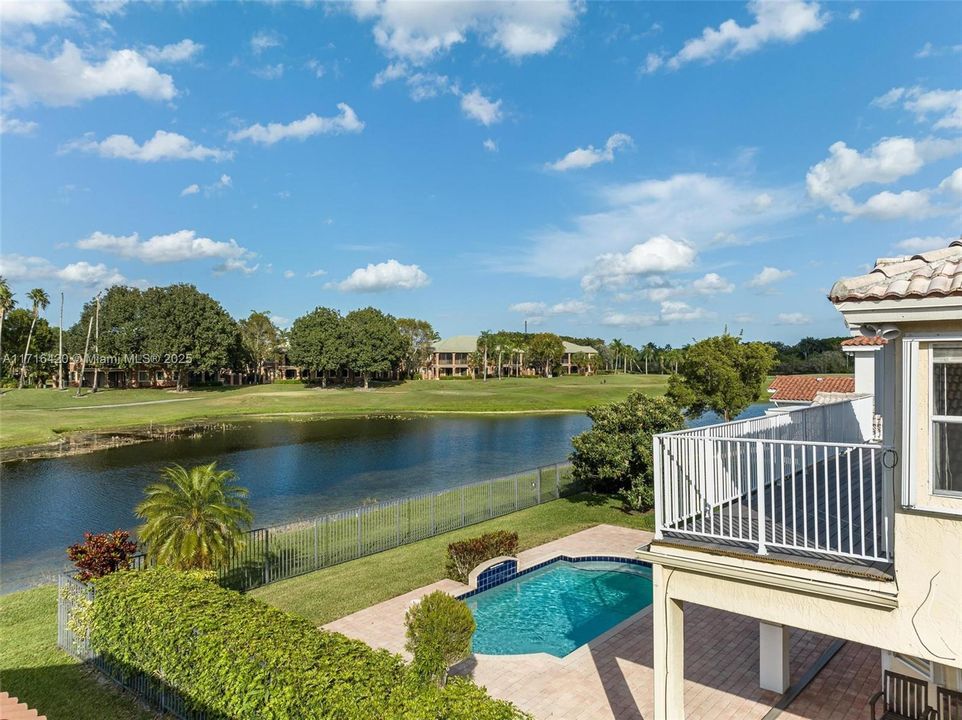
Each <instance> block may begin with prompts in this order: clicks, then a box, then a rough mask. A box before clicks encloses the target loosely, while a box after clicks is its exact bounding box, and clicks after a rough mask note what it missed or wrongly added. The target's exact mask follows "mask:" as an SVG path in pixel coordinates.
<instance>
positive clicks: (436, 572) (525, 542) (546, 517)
mask: <svg viewBox="0 0 962 720" xmlns="http://www.w3.org/2000/svg"><path fill="white" fill-rule="evenodd" d="M599 523H608V524H609V525H624V526H627V527H634V528H639V529H643V530H651V529H652V528H653V526H654V521H653V518H652V516H651V515H650V514H649V515H641V514H637V513H625V512H624V511H622V509H621V504H620V502H618V501H617V500H615V499H613V498H609V497H606V496H599V495H592V494H588V493H584V494H580V495H575V496H572V497H570V498H562V499H561V500H554V501H551V502H548V503H545V504H543V505H537V506H535V507H532V508H528V509H527V510H521V511H520V512H516V513H512V514H511V515H505V516H504V517H500V518H496V519H494V520H488V521H487V522H483V523H479V524H477V525H472V526H471V527H467V528H464V529H462V530H457V531H455V532H450V533H446V534H444V535H438V536H436V537H433V538H429V539H427V540H421V541H419V542H416V543H412V544H411V545H405V546H403V547H399V548H395V549H394V550H388V551H386V552H382V553H379V554H377V555H371V556H368V557H365V558H361V559H359V560H352V561H351V562H347V563H344V564H342V565H335V566H334V567H329V568H325V569H324V570H318V571H317V572H313V573H310V574H308V575H301V576H300V577H296V578H292V579H290V580H284V581H282V582H277V583H273V584H271V585H267V586H266V587H263V588H259V589H257V590H254V591H252V592H251V595H253V596H254V597H256V598H259V599H260V600H263V601H265V602H268V603H270V604H272V605H276V606H277V607H279V608H281V609H283V610H287V611H289V612H292V613H296V614H298V615H302V616H304V617H306V618H307V619H308V620H310V621H311V622H313V623H314V624H316V625H323V624H324V623H328V622H331V621H332V620H336V619H337V618H340V617H343V616H345V615H349V614H350V613H352V612H355V611H357V610H361V609H363V608H366V607H369V606H371V605H373V604H375V603H379V602H381V601H382V600H388V599H390V598H392V597H396V596H398V595H401V594H402V593H406V592H408V591H410V590H415V589H417V588H419V587H422V586H424V585H429V584H430V583H433V582H436V581H438V580H441V579H442V578H444V576H445V574H444V560H445V551H446V549H447V546H448V543H451V542H454V541H455V540H461V539H463V538H467V537H475V536H477V535H481V534H482V533H485V532H491V531H492V530H513V531H515V532H517V533H518V536H519V541H520V546H521V549H522V550H525V549H527V548H530V547H535V546H536V545H541V544H543V543H546V542H548V541H549V540H554V539H556V538H559V537H563V536H565V535H570V534H572V533H575V532H578V531H579V530H584V529H585V528H589V527H592V526H593V525H598V524H599Z"/></svg>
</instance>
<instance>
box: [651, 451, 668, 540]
mask: <svg viewBox="0 0 962 720" xmlns="http://www.w3.org/2000/svg"><path fill="white" fill-rule="evenodd" d="M661 443H662V439H661V437H660V436H659V435H655V437H653V438H652V439H651V444H652V460H653V463H652V476H653V477H654V486H655V488H654V489H655V540H661V539H662V537H664V536H663V535H662V532H661V529H662V527H663V526H664V524H665V507H664V504H665V481H664V478H663V477H662V476H661Z"/></svg>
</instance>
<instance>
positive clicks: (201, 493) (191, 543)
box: [136, 462, 254, 570]
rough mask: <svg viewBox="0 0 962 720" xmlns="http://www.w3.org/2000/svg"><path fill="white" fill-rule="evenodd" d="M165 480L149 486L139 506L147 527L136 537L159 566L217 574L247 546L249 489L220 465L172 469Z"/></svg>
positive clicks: (176, 466) (139, 512) (250, 516)
mask: <svg viewBox="0 0 962 720" xmlns="http://www.w3.org/2000/svg"><path fill="white" fill-rule="evenodd" d="M163 476H164V481H163V482H159V483H156V484H154V485H150V486H149V487H148V488H147V489H146V490H145V493H146V494H147V498H146V499H145V500H144V501H143V502H142V503H140V505H138V506H137V510H136V513H137V517H139V518H142V519H143V520H144V524H143V525H141V526H140V528H139V529H138V530H137V537H138V538H139V539H140V540H141V541H142V542H144V543H146V545H147V554H148V556H149V557H150V559H151V560H153V561H154V562H156V563H158V564H159V565H167V566H170V567H174V568H177V569H179V570H192V569H202V570H212V569H215V568H217V567H218V566H219V565H222V564H224V563H226V562H227V561H228V560H229V559H230V556H231V554H232V553H235V552H237V551H239V550H240V549H241V548H243V546H244V531H245V530H246V529H247V527H248V526H250V523H251V521H252V520H253V517H254V516H253V514H252V513H251V511H250V510H249V509H248V507H247V500H246V498H247V488H243V487H240V486H238V485H235V484H234V477H235V476H234V473H233V472H232V471H230V470H218V469H217V463H216V462H213V463H211V464H210V465H197V466H196V467H192V468H190V469H186V468H183V467H181V466H180V465H173V466H171V467H168V468H164V470H163Z"/></svg>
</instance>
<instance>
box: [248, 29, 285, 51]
mask: <svg viewBox="0 0 962 720" xmlns="http://www.w3.org/2000/svg"><path fill="white" fill-rule="evenodd" d="M283 44H284V38H283V37H281V35H280V33H278V32H277V31H275V30H261V31H260V32H256V33H254V34H253V35H252V36H251V50H252V51H253V53H254V54H255V55H260V54H261V53H262V52H264V51H265V50H270V49H271V48H275V47H280V46H281V45H283Z"/></svg>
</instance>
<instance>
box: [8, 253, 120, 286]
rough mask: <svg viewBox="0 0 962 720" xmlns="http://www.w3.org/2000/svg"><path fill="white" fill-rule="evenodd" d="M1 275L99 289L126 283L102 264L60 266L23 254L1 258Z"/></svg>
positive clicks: (9, 278)
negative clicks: (57, 281)
mask: <svg viewBox="0 0 962 720" xmlns="http://www.w3.org/2000/svg"><path fill="white" fill-rule="evenodd" d="M0 275H3V277H5V278H7V279H8V280H13V281H18V280H60V281H62V282H65V283H70V284H74V285H84V286H100V287H106V286H108V285H117V284H118V283H122V282H124V280H125V278H124V276H123V275H121V274H120V272H119V271H118V270H117V269H116V268H108V267H107V266H106V265H104V264H103V263H97V264H96V265H91V264H90V263H88V262H83V261H81V262H76V263H69V264H67V265H65V266H63V267H57V266H56V265H54V264H53V263H51V262H50V261H49V260H47V259H45V258H40V257H28V256H24V255H0Z"/></svg>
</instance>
